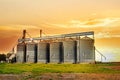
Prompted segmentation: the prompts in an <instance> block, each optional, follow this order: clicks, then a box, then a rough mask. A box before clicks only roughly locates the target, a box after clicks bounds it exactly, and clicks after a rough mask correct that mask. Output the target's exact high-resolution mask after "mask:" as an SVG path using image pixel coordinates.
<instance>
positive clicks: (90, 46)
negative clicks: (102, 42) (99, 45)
mask: <svg viewBox="0 0 120 80" xmlns="http://www.w3.org/2000/svg"><path fill="white" fill-rule="evenodd" d="M80 62H81V63H94V62H95V52H94V39H91V38H89V37H84V38H81V39H80Z"/></svg>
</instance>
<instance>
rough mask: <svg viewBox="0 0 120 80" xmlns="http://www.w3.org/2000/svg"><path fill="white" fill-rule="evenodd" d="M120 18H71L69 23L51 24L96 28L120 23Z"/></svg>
mask: <svg viewBox="0 0 120 80" xmlns="http://www.w3.org/2000/svg"><path fill="white" fill-rule="evenodd" d="M119 21H120V18H103V19H89V20H86V21H81V20H71V21H69V22H68V23H67V24H51V25H53V26H57V27H62V28H96V27H113V26H117V25H119Z"/></svg>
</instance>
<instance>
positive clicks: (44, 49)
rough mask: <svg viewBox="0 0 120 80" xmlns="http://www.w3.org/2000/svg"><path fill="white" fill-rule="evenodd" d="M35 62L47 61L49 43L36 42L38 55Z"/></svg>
mask: <svg viewBox="0 0 120 80" xmlns="http://www.w3.org/2000/svg"><path fill="white" fill-rule="evenodd" d="M37 62H41V63H48V62H49V43H43V42H40V43H38V55H37Z"/></svg>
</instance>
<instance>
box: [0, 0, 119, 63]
mask: <svg viewBox="0 0 120 80" xmlns="http://www.w3.org/2000/svg"><path fill="white" fill-rule="evenodd" d="M119 4H120V0H0V53H2V52H3V53H4V52H8V51H10V49H11V48H12V47H13V46H14V45H15V44H16V42H17V39H18V38H19V37H21V35H22V30H23V29H27V31H28V32H29V33H30V34H31V35H32V36H39V29H43V31H44V33H46V34H47V35H52V34H65V33H73V32H83V31H95V39H96V42H95V46H96V47H97V48H99V49H100V51H101V52H102V53H103V54H104V55H105V56H107V57H108V61H120V59H119V58H120V57H119V56H120V49H119V47H120V42H119V41H120V5H119Z"/></svg>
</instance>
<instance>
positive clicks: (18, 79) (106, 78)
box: [0, 73, 120, 80]
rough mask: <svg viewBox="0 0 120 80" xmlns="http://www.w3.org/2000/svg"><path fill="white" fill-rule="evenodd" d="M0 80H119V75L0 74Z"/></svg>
mask: <svg viewBox="0 0 120 80" xmlns="http://www.w3.org/2000/svg"><path fill="white" fill-rule="evenodd" d="M0 80H120V74H100V73H99V74H96V73H45V74H41V75H39V76H32V75H30V74H29V75H13V74H9V75H8V74H4V75H3V74H1V75H0Z"/></svg>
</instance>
